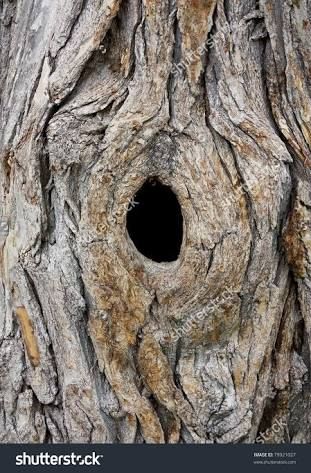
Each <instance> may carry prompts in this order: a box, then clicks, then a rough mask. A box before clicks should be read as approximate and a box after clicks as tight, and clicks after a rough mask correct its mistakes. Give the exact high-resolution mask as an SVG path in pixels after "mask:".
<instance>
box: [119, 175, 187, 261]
mask: <svg viewBox="0 0 311 473" xmlns="http://www.w3.org/2000/svg"><path fill="white" fill-rule="evenodd" d="M127 230H128V233H129V236H130V237H131V239H132V241H133V243H134V244H135V246H136V248H137V249H138V251H139V252H140V253H142V254H143V255H144V256H146V257H147V258H149V259H151V260H153V261H156V262H158V263H160V262H170V261H175V260H177V259H178V256H179V253H180V247H181V244H182V239H183V216H182V212H181V207H180V204H179V202H178V199H177V197H176V195H175V194H174V192H173V191H172V189H171V188H170V187H169V186H166V185H163V184H161V183H160V182H159V181H157V180H154V179H152V180H148V181H146V182H145V183H144V184H143V186H142V187H141V188H140V189H139V190H138V192H137V193H136V194H135V196H134V198H133V200H132V202H131V203H130V204H129V208H128V212H127Z"/></svg>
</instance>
